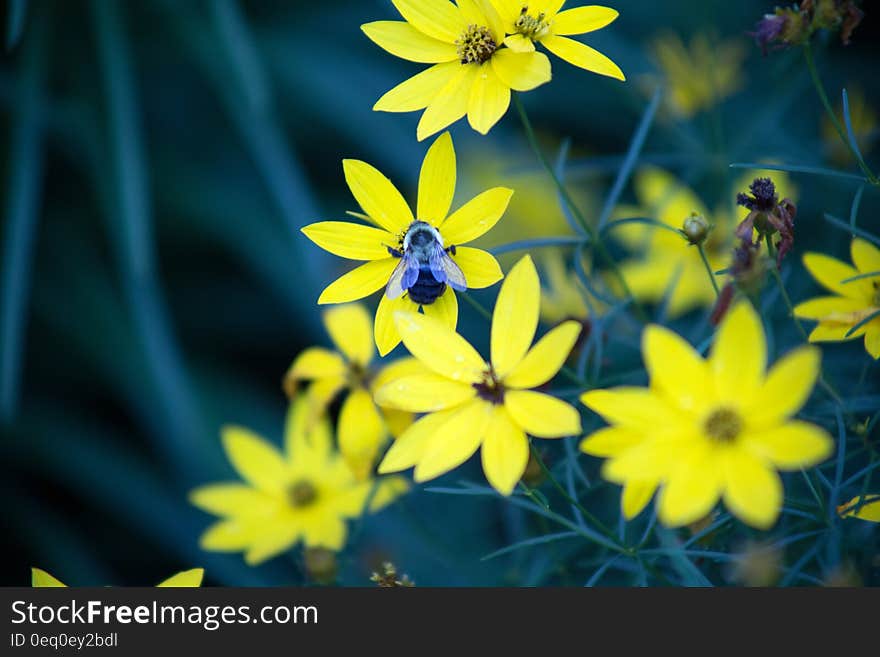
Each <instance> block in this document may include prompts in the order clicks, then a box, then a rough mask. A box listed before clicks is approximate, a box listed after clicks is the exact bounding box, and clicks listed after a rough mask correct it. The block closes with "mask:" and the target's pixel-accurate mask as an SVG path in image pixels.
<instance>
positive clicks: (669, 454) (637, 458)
mask: <svg viewBox="0 0 880 657" xmlns="http://www.w3.org/2000/svg"><path fill="white" fill-rule="evenodd" d="M647 438H650V439H647ZM698 442H699V437H694V436H693V435H691V436H689V435H688V434H686V433H682V434H680V435H679V434H673V435H668V434H667V435H665V436H659V437H658V436H657V435H656V434H643V439H642V440H641V441H637V442H635V443H634V444H633V445H632V446H630V447H628V448H624V449H621V450H620V451H619V452H618V453H617V454H614V455H612V457H611V458H610V459H608V460H607V461H605V463H604V464H603V465H602V476H603V477H604V478H605V479H607V480H608V481H614V482H617V483H621V484H622V483H626V482H629V481H645V480H651V481H662V480H664V479H666V478H668V477H669V474H670V473H671V472H674V471H675V470H676V469H677V468H678V467H679V465H680V464H681V462H682V461H684V460H685V459H686V457H687V456H688V454H689V453H691V452H692V451H693V446H694V444H695V443H698Z"/></svg>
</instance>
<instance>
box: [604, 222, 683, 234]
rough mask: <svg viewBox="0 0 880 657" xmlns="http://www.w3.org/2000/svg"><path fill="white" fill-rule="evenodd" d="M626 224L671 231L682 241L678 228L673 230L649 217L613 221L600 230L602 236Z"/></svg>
mask: <svg viewBox="0 0 880 657" xmlns="http://www.w3.org/2000/svg"><path fill="white" fill-rule="evenodd" d="M626 224H644V225H645V226H651V227H653V228H662V229H663V230H668V231H671V232H673V233H675V234H676V235H678V236H679V237H681V238H682V239H684V235H683V234H682V232H681V231H680V230H679V229H678V228H674V227H672V226H670V225H669V224H666V223H663V222H662V221H658V220H657V219H652V218H651V217H627V218H625V219H615V220H614V221H612V222H610V223H608V224H606V225H605V227H604V228H603V229H602V234H603V235H605V234H607V233H609V232H611V229H612V228H617V227H619V226H625V225H626Z"/></svg>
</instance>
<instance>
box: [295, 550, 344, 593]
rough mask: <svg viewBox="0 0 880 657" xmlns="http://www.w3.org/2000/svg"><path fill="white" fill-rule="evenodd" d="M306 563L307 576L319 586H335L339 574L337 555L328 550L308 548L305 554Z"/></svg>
mask: <svg viewBox="0 0 880 657" xmlns="http://www.w3.org/2000/svg"><path fill="white" fill-rule="evenodd" d="M303 556H304V558H305V562H306V574H308V576H309V579H311V580H312V581H314V582H317V583H318V584H333V583H334V582H335V581H336V575H337V574H338V573H339V563H338V562H337V561H336V553H335V552H333V550H328V549H326V548H306V550H305V552H304V554H303Z"/></svg>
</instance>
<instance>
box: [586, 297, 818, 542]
mask: <svg viewBox="0 0 880 657" xmlns="http://www.w3.org/2000/svg"><path fill="white" fill-rule="evenodd" d="M766 350H767V343H766V340H765V337H764V329H763V327H762V326H761V319H760V317H759V316H758V315H757V313H756V312H755V311H754V309H752V307H751V305H750V304H749V303H748V302H745V301H743V302H740V303H738V304H737V305H736V306H734V307H733V308H732V309H731V310H730V312H729V313H728V314H727V315H726V316H725V318H724V320H723V321H722V323H721V326H720V327H719V328H718V332H717V333H716V335H715V343H714V345H713V347H712V353H711V356H710V357H709V358H708V359H707V360H703V359H702V358H701V357H700V355H699V354H698V353H697V352H696V351H695V350H694V349H693V348H692V347H691V346H690V345H689V344H688V343H687V342H685V341H684V340H683V339H682V338H680V337H679V336H678V335H676V334H675V333H673V332H671V331H669V330H667V329H665V328H662V327H660V326H649V327H648V328H647V329H645V332H644V333H643V336H642V353H643V357H644V359H645V365H646V367H647V370H648V373H649V375H650V379H651V386H650V388H626V387H624V388H615V389H610V390H594V391H590V392H587V393H585V394H584V395H583V396H582V397H581V400H582V401H583V403H584V404H585V405H586V406H587V407H589V408H590V409H592V410H593V411H595V412H596V413H597V414H599V415H600V416H601V417H602V418H603V419H605V420H606V421H607V422H608V423H610V424H611V425H612V426H610V427H606V428H604V429H599V430H598V431H596V432H594V433H592V434H591V435H590V436H588V437H587V438H586V439H585V440H584V441H583V443H581V449H582V450H583V451H584V452H586V453H587V454H592V455H594V456H604V457H609V460H608V461H606V462H605V464H604V466H603V469H602V473H603V476H604V477H605V478H606V479H609V480H610V481H614V482H617V483H622V484H624V485H625V488H624V493H623V499H622V507H623V512H624V515H625V516H626V517H627V518H632V517H634V516H635V515H637V514H638V513H639V512H640V511H641V510H642V509H643V508H644V507H645V505H646V504H647V503H648V502H649V501H650V499H651V497H652V496H653V494H654V491H655V490H656V488H657V487H658V486H659V487H661V490H660V494H659V497H658V501H657V508H658V517H659V518H660V521H661V522H663V523H664V524H666V525H669V526H674V527H676V526H681V525H686V524H688V523H692V522H695V521H697V520H699V519H700V518H702V517H704V516H705V515H706V514H708V513H709V512H710V511H711V510H712V508H713V507H714V506H715V504H716V503H717V502H718V500H719V498H722V497H723V499H724V503H725V504H726V506H727V507H728V508H729V509H730V511H732V512H733V513H734V514H735V515H736V516H738V517H739V518H740V519H742V520H743V521H744V522H746V523H748V524H750V525H753V526H755V527H760V528H764V529H766V528H769V527H770V526H771V525H772V524H773V523H774V522H775V521H776V518H777V516H778V515H779V512H780V509H781V508H782V481H781V479H780V477H779V475H778V474H777V472H776V470H777V469H779V470H797V469H800V468H805V467H809V466H812V465H815V464H817V463H819V462H821V461H822V460H824V459H825V458H827V456H828V455H829V454H830V452H831V449H832V440H831V438H830V436H828V434H827V433H826V432H825V431H824V430H823V429H821V428H819V427H817V426H815V425H813V424H809V423H807V422H802V421H799V420H793V419H791V417H792V416H793V415H794V414H795V413H797V411H798V410H799V409H800V408H801V407H802V406H803V404H804V403H805V402H806V400H807V398H808V397H809V395H810V392H811V391H812V389H813V385H814V384H815V382H816V379H817V377H818V375H819V367H820V365H819V361H820V353H819V350H818V349H817V348H815V347H810V346H803V347H800V348H798V349H796V350H794V351H792V352H791V353H790V354H788V355H786V356H785V357H784V358H782V359H781V360H780V361H779V362H778V363H777V364H776V365H774V366H773V367H772V368H771V369H770V371H769V372H767V373H766V374H765V372H764V370H765V367H766V360H767V353H766Z"/></svg>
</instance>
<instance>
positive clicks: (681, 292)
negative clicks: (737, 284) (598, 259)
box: [614, 166, 793, 317]
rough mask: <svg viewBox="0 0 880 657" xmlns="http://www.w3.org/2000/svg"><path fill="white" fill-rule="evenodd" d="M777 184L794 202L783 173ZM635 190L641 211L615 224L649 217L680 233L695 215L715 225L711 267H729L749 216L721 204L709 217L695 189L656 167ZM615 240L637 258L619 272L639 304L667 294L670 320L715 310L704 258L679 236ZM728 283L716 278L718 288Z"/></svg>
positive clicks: (746, 178) (708, 244)
mask: <svg viewBox="0 0 880 657" xmlns="http://www.w3.org/2000/svg"><path fill="white" fill-rule="evenodd" d="M754 177H755V172H754V171H748V172H746V173H745V174H744V175H743V177H742V179H741V180H740V181H737V184H736V185H735V186H734V189H740V188H741V187H745V186H747V185H748V182H750V181H751V180H752V179H753V178H754ZM773 180H774V183H776V188H777V189H778V190H779V194H780V196H783V197H784V196H787V197H793V192H792V189H791V183H790V181H789V180H788V177H787V176H786V175H785V174H784V173H781V172H780V174H779V175H774V176H773ZM634 188H635V193H636V199H637V201H638V206H637V207H621V208H618V210H617V212H616V214H615V216H616V218H617V219H621V218H625V217H627V216H642V217H650V218H653V219H657V220H658V221H660V222H663V223H664V224H666V225H668V226H670V227H671V228H674V229H676V230H679V229H681V227H682V224H683V222H684V220H685V219H686V218H687V217H689V216H691V215H692V214H693V213H697V214H698V215H700V216H702V217H705V218H706V219H707V220H708V221H709V223H710V224H711V225H712V229H711V231H710V232H709V235H708V237H707V239H706V241H705V242H704V243H703V248H704V250H705V252H706V258H707V259H708V260H709V266H710V267H711V268H712V271H713V272H714V271H719V270H721V269H724V268H725V267H727V266H728V264H729V263H730V255H731V251H732V249H733V246H734V242H735V234H734V229H735V227H736V225H737V224H738V223H739V221H740V220H741V219H742V218H744V217H745V215H746V214H748V211H747V210H745V209H744V210H743V216H742V217H736V216H734V215H733V214H732V213H731V210H730V205H729V204H721V205H720V206H719V207H718V209H717V210H716V211H715V212H714V213H710V212H709V211H708V209H707V207H706V205H705V204H704V203H703V201H702V200H701V199H700V198H699V197H698V196H697V194H696V193H695V192H694V191H693V190H692V189H691V188H689V187H688V186H687V185H685V184H684V183H682V182H681V181H679V180H678V179H677V178H676V177H675V176H674V175H673V174H671V173H669V172H668V171H664V170H663V169H659V168H657V167H651V166H648V167H643V168H642V169H640V170H639V171H638V172H637V173H636V175H635V178H634ZM614 236H615V237H617V238H618V239H620V241H621V242H623V243H624V245H626V246H627V247H628V248H629V250H630V251H632V252H634V257H633V258H631V259H629V260H626V261H624V262H623V263H622V264H621V266H620V270H621V273H622V274H623V277H624V278H625V279H626V282H627V285H629V288H630V290H632V293H633V295H634V296H635V298H636V299H639V300H640V301H647V302H649V303H657V302H660V301H661V300H663V299H664V298H665V297H666V295H667V294H669V306H668V312H669V315H670V317H676V316H679V315H682V314H684V313H686V312H688V311H690V310H693V309H694V308H701V307H711V306H712V305H714V303H715V298H716V295H715V289H714V288H713V287H712V281H711V280H710V279H709V276H708V273H707V272H706V268H705V265H704V264H703V261H702V259H701V258H700V254H699V252H698V251H697V249H696V248H694V247H692V246H691V245H690V244H688V242H687V240H686V239H684V238H683V237H682V236H681V235H680V234H677V233H675V232H672V231H668V230H665V229H662V228H657V227H655V226H650V225H646V224H626V225H621V226H620V227H618V228H615V229H614ZM724 280H725V278H724V277H718V280H717V283H718V285H719V287H720V286H721V285H723V283H724Z"/></svg>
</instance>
